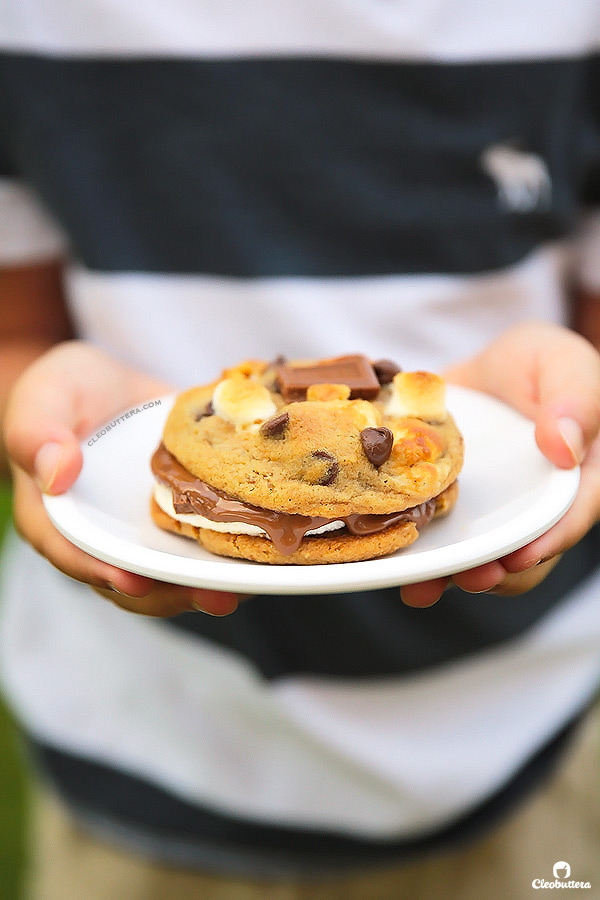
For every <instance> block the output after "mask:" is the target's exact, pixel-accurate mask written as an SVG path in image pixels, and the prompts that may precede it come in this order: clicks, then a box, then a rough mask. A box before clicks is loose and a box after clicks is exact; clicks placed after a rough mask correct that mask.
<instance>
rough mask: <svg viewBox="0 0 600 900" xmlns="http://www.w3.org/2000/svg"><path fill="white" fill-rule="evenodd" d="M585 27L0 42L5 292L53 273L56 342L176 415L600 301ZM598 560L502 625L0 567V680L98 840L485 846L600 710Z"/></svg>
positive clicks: (292, 853) (554, 21) (301, 20)
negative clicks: (11, 268)
mask: <svg viewBox="0 0 600 900" xmlns="http://www.w3.org/2000/svg"><path fill="white" fill-rule="evenodd" d="M599 38H600V16H599V15H598V11H597V4H596V3H595V2H592V0H576V2H574V3H573V4H569V5H568V7H565V6H564V5H563V4H561V3H559V2H556V0H555V2H552V0H529V2H525V3H524V2H522V0H506V2H505V3H503V4H502V5H500V6H498V5H496V6H494V7H488V6H487V5H485V4H481V3H475V2H474V0H459V2H453V3H452V4H449V3H445V4H444V3H441V2H439V0H438V2H434V0H425V2H423V0H420V2H418V3H417V2H415V0H412V2H408V3H402V4H393V3H382V2H375V0H358V2H353V3H350V2H349V0H327V2H325V3H323V2H319V3H316V2H314V0H309V2H305V0H303V2H298V0H284V2H278V3H276V4H275V3H274V2H272V0H257V2H254V3H251V4H248V3H241V2H239V0H232V2H231V3H228V4H224V5H218V4H208V3H204V4H198V3H196V4H189V3H187V2H186V0H175V2H174V3H171V4H169V6H168V9H166V8H165V7H164V5H162V4H158V3H155V2H145V3H144V4H142V3H141V2H132V3H127V4H122V3H117V2H115V0H85V2H81V3H79V4H64V3H60V2H59V0H27V2H20V3H16V2H15V3H13V4H12V6H9V8H8V9H7V10H5V11H4V12H2V13H1V14H0V49H1V51H2V52H1V54H0V177H1V178H2V181H0V260H3V261H4V262H6V263H8V264H15V263H26V262H30V261H36V260H40V259H47V258H49V257H52V256H54V255H56V254H57V253H60V252H64V253H66V254H67V257H68V266H67V272H66V286H67V292H68V302H69V305H70V309H71V312H72V316H73V320H74V323H75V326H76V329H77V331H78V333H79V334H80V335H81V336H82V337H84V338H86V339H88V340H90V341H92V342H93V343H95V344H97V345H99V346H101V347H103V348H105V349H106V350H108V351H109V352H110V353H112V354H114V355H115V356H116V357H117V358H120V359H123V360H126V361H127V362H129V363H131V364H134V365H137V366H140V367H141V368H143V369H146V370H148V371H151V372H154V373H155V374H157V375H159V376H162V377H164V378H166V379H168V380H169V381H171V382H172V383H173V384H175V385H177V386H181V387H184V386H187V385H190V384H194V383H201V382H202V381H205V380H209V379H211V378H213V377H214V375H215V374H216V373H217V372H218V371H219V370H220V369H221V368H222V367H223V366H226V365H231V364H233V363H235V362H237V361H238V360H239V359H241V358H244V357H248V356H264V357H266V358H272V357H273V356H274V355H276V354H277V353H283V354H285V355H288V356H300V357H307V356H313V357H318V356H330V355H335V354H338V353H345V352H357V351H362V352H364V353H366V354H367V355H370V356H371V357H373V358H376V357H391V358H393V359H396V360H397V361H398V362H399V363H400V364H401V365H402V366H403V367H404V368H406V369H411V368H431V369H434V370H439V369H441V368H442V367H443V366H445V365H446V364H449V363H451V362H453V361H455V360H457V359H459V358H461V357H463V356H465V355H467V354H469V353H472V352H475V351H476V350H477V349H478V348H480V347H481V346H482V345H483V344H485V343H486V342H487V341H489V340H491V339H492V338H493V337H495V336H496V335H497V334H498V333H499V332H501V331H502V330H503V329H505V328H507V327H508V326H510V325H512V324H514V323H516V322H519V321H522V320H525V319H531V318H541V319H546V320H549V321H554V322H564V321H566V317H567V309H566V288H567V286H568V285H569V284H570V283H572V280H573V279H574V278H577V279H578V280H579V281H581V282H582V283H584V284H585V285H587V286H588V287H590V288H593V289H600V266H599V263H598V259H599V258H600V257H599V255H598V253H597V246H598V244H599V242H600V218H599V217H598V214H597V213H596V211H595V210H596V208H597V205H598V201H599V200H600V118H599V112H600V110H599V109H598V100H597V96H598V91H597V85H598V73H599V58H598V55H597V47H598V39H599ZM597 562H598V535H597V534H596V532H591V533H590V534H589V535H588V536H587V538H586V539H584V540H583V541H582V542H581V543H580V544H579V545H578V546H577V547H575V548H574V549H573V550H572V551H570V552H569V553H567V554H565V556H564V558H563V559H562V561H561V562H560V564H559V565H558V566H557V567H556V569H555V570H554V571H553V573H552V574H551V575H550V576H549V577H548V578H547V579H546V580H545V581H544V582H543V584H542V585H540V586H539V587H537V588H535V589H534V590H532V591H530V592H529V594H527V595H526V596H524V597H516V598H501V599H500V598H498V597H494V596H491V595H489V596H488V595H469V594H466V593H464V592H462V591H460V590H458V589H456V588H453V589H451V590H449V591H448V592H447V593H446V594H445V595H444V598H443V600H442V601H441V602H440V603H439V604H437V605H436V606H435V607H433V608H431V609H428V610H412V609H408V608H406V607H404V606H403V605H402V604H401V603H400V601H399V596H398V592H397V590H396V589H389V590H383V591H376V592H369V593H365V592H362V593H344V594H333V595H327V596H307V597H297V596H292V597H290V596H286V597H274V596H260V597H254V598H252V599H251V600H249V601H247V602H245V603H243V604H242V605H241V607H240V609H239V610H238V611H237V612H236V613H235V614H234V615H232V616H230V617H227V618H225V619H213V618H210V617H208V616H204V615H201V614H195V615H183V616H180V617H178V618H176V619H174V620H169V621H155V620H148V619H144V618H141V617H134V616H131V615H129V614H126V613H123V612H121V611H120V610H118V609H115V608H113V607H112V606H110V605H108V604H106V603H105V602H104V601H102V600H100V599H99V598H98V597H97V596H96V595H94V594H92V592H90V591H89V590H88V589H86V588H85V587H83V586H81V585H79V584H76V583H75V582H72V581H70V580H68V579H66V578H64V577H63V576H62V575H60V574H59V573H58V572H55V571H54V570H52V569H51V568H50V567H49V566H48V565H47V564H46V563H45V562H44V561H43V560H41V559H40V558H38V557H37V556H36V555H35V554H34V553H33V551H31V550H30V549H28V548H27V547H24V546H22V545H20V544H19V543H18V542H17V541H16V539H15V540H14V541H13V542H12V544H11V546H10V547H9V550H8V553H7V559H6V565H5V566H4V572H3V588H4V591H3V592H4V601H3V607H2V629H1V643H2V647H1V650H2V652H1V653H0V659H1V663H0V666H1V672H2V678H3V683H4V686H5V690H6V692H7V694H8V696H9V698H10V699H11V701H12V703H13V705H14V707H15V709H16V711H17V713H18V715H19V716H20V717H21V719H22V721H23V722H24V724H25V726H26V728H27V730H28V731H29V733H30V734H31V737H32V741H33V745H34V747H35V748H36V753H37V756H38V758H39V761H40V764H41V765H42V767H43V768H44V769H45V770H46V771H47V772H48V774H49V775H50V777H52V778H53V779H54V780H55V782H56V783H57V784H58V785H59V786H60V788H61V790H62V791H63V793H64V795H65V797H66V798H67V799H68V800H69V801H70V802H71V804H72V805H73V807H74V808H75V809H76V810H78V812H79V814H80V815H81V816H82V817H84V818H85V819H86V820H87V821H88V823H89V824H90V825H91V826H93V827H95V828H97V829H100V830H109V831H111V832H112V833H114V834H117V835H119V836H120V837H121V839H122V840H123V841H124V842H125V843H129V844H130V845H131V846H134V847H139V848H140V849H142V850H146V851H148V852H151V853H153V854H156V855H158V856H159V857H161V858H164V859H169V860H171V861H175V862H180V863H182V864H186V865H192V866H199V865H203V866H210V867H214V868H227V869H229V870H237V871H240V872H252V873H261V874H272V873H274V872H280V873H281V872H298V871H306V870H310V871H329V870H334V869H342V868H349V867H353V866H358V865H364V864H366V863H367V862H369V863H373V862H378V861H385V860H388V861H389V860H392V859H399V858H402V857H403V856H406V855H412V854H415V853H416V852H419V851H425V850H427V849H431V848H433V847H436V846H440V845H442V844H444V843H445V844H448V843H449V842H452V841H458V840H464V839H466V838H468V837H472V836H475V835H477V834H479V833H481V831H482V829H483V828H484V827H485V825H486V824H489V823H490V822H491V821H493V820H495V819H496V818H497V817H498V816H499V815H500V814H501V813H503V812H505V811H506V810H508V809H509V808H510V807H511V805H512V804H513V803H514V802H515V801H516V799H518V797H519V796H522V795H523V794H524V793H525V792H526V791H527V789H528V788H529V787H530V786H531V785H533V784H534V783H535V782H536V780H538V779H539V778H540V777H541V776H542V775H543V773H544V772H546V771H548V769H549V767H550V766H551V765H552V764H553V762H554V760H555V759H556V758H557V755H558V753H559V751H560V749H561V748H562V746H563V745H564V744H565V741H566V740H567V737H568V734H569V731H570V726H571V724H572V723H573V722H574V721H575V720H576V719H577V718H578V716H579V715H580V714H581V712H582V710H584V709H585V707H586V705H587V704H588V703H589V702H590V700H591V698H592V696H593V694H594V691H595V690H596V689H597V685H598V680H599V675H600V616H599V615H598V605H599V601H598V584H599V582H598V579H599V577H600V576H599V575H598V574H597Z"/></svg>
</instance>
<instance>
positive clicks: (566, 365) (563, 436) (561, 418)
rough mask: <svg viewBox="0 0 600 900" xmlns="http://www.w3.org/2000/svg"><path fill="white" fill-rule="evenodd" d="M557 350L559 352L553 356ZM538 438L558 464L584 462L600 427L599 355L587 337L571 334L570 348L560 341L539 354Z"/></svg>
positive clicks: (568, 466) (546, 454) (538, 441)
mask: <svg viewBox="0 0 600 900" xmlns="http://www.w3.org/2000/svg"><path fill="white" fill-rule="evenodd" d="M554 352H560V356H559V357H558V358H556V359H552V355H553V353H554ZM539 366H540V369H539V371H540V375H539V404H540V411H539V413H538V414H537V416H536V440H537V443H538V446H539V448H540V450H541V451H542V453H544V455H545V456H547V457H548V459H550V460H551V461H552V462H553V463H555V465H557V466H561V467H563V468H571V467H572V466H574V465H578V464H580V463H581V462H583V459H584V458H585V455H586V452H587V450H588V448H589V447H590V446H591V444H592V443H593V441H594V440H595V438H596V436H597V435H598V432H599V430H600V356H599V354H598V353H597V352H596V350H595V349H594V348H593V347H592V346H591V344H589V343H588V342H587V341H586V340H584V338H581V337H580V336H579V335H575V334H570V335H569V343H568V352H567V347H566V345H565V348H564V351H562V350H560V348H559V347H558V345H557V346H556V347H555V348H554V350H553V349H552V347H550V348H547V349H545V350H544V353H543V355H542V356H541V357H540V363H539Z"/></svg>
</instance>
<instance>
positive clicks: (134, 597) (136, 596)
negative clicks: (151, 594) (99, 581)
mask: <svg viewBox="0 0 600 900" xmlns="http://www.w3.org/2000/svg"><path fill="white" fill-rule="evenodd" d="M106 587H107V588H108V590H109V591H114V593H115V594H119V595H120V596H121V597H128V598H129V599H130V600H142V599H143V598H144V597H145V596H146V594H127V593H126V592H125V591H122V590H121V588H118V587H117V586H116V584H113V582H112V581H107V582H106Z"/></svg>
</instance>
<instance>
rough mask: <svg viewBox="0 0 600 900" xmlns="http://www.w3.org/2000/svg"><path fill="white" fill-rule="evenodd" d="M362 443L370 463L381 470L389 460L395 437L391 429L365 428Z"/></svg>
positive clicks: (362, 433)
mask: <svg viewBox="0 0 600 900" xmlns="http://www.w3.org/2000/svg"><path fill="white" fill-rule="evenodd" d="M360 441H361V444H362V446H363V450H364V451H365V456H366V457H367V459H368V460H369V462H370V463H371V464H372V465H374V466H375V468H377V469H378V468H379V466H382V465H383V464H384V462H385V461H386V460H387V459H388V458H389V455H390V453H391V452H392V444H393V443H394V435H393V434H392V432H391V431H390V429H389V428H385V427H381V428H363V430H362V431H361V433H360Z"/></svg>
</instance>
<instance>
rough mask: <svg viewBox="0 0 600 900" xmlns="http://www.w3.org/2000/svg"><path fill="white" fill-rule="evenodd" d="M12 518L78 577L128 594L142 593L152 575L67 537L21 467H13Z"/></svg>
mask: <svg viewBox="0 0 600 900" xmlns="http://www.w3.org/2000/svg"><path fill="white" fill-rule="evenodd" d="M13 471H14V483H13V501H14V510H13V518H14V524H15V528H16V530H17V532H18V533H19V534H20V535H21V536H22V537H23V538H24V539H25V540H26V541H28V542H29V543H30V544H31V545H32V546H33V548H34V549H35V550H37V552H38V553H40V554H41V555H42V556H45V557H46V558H47V559H48V560H49V561H50V562H51V563H52V565H53V566H55V568H57V569H59V570H60V571H61V572H63V573H64V574H65V575H69V576H70V577H71V578H74V579H76V580H77V581H82V582H85V583H86V584H91V585H94V586H95V587H104V588H105V587H108V586H109V585H113V584H114V585H117V586H118V587H119V589H120V590H122V591H124V592H127V593H129V594H137V595H143V594H144V593H145V592H147V591H148V590H150V587H151V584H152V579H150V578H146V577H145V576H143V575H137V574H135V573H133V572H127V571H125V570H124V569H120V568H118V567H117V566H113V565H111V564H110V563H105V562H103V561H102V560H99V559H95V558H94V557H93V556H90V555H89V554H88V553H85V552H84V551H83V550H80V549H79V547H76V546H75V545H74V544H72V543H71V542H70V541H68V540H67V539H66V538H65V537H64V536H63V535H62V534H61V533H60V532H59V531H57V530H56V528H54V526H53V525H52V523H51V522H50V520H49V518H48V516H47V514H46V509H45V507H44V504H43V502H42V497H41V494H40V492H39V490H38V488H37V487H36V485H35V483H34V482H33V481H32V479H31V478H29V476H28V475H27V474H26V473H25V472H23V471H22V470H21V469H16V468H15V469H14V470H13Z"/></svg>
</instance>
